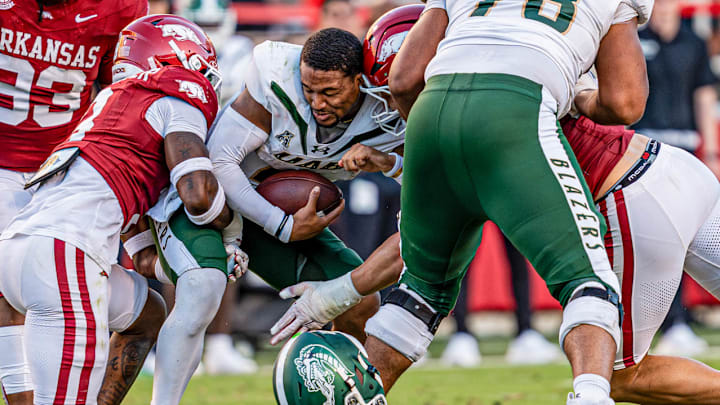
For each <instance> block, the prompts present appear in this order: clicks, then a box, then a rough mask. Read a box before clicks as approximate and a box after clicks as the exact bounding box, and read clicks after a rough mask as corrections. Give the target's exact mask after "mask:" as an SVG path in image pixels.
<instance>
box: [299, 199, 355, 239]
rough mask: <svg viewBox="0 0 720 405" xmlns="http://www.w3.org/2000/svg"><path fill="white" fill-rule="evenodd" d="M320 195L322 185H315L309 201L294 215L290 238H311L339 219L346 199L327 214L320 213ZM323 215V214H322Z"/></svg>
mask: <svg viewBox="0 0 720 405" xmlns="http://www.w3.org/2000/svg"><path fill="white" fill-rule="evenodd" d="M319 197H320V187H314V188H313V189H312V190H311V191H310V196H309V197H308V202H307V204H305V206H304V207H302V208H300V209H299V210H298V211H297V212H296V213H295V214H294V215H293V227H292V233H291V234H290V240H291V241H296V240H305V239H310V238H312V237H314V236H316V235H317V234H319V233H320V232H322V230H323V229H325V228H326V227H327V226H328V225H330V224H331V223H332V222H333V221H335V220H336V219H337V217H339V216H340V214H341V213H342V210H343V209H344V208H345V200H342V201H341V202H340V205H338V206H337V207H336V208H335V209H334V210H332V211H331V212H330V213H328V214H327V215H325V216H320V215H318V212H317V201H318V198H319ZM321 215H322V214H321Z"/></svg>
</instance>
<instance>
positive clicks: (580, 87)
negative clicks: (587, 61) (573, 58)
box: [568, 66, 598, 118]
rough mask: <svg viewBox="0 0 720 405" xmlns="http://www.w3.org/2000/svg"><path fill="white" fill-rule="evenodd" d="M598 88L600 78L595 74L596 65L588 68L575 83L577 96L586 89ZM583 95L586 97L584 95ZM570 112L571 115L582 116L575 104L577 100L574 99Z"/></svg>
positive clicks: (574, 116)
mask: <svg viewBox="0 0 720 405" xmlns="http://www.w3.org/2000/svg"><path fill="white" fill-rule="evenodd" d="M597 89H598V80H597V75H596V74H595V67H594V66H593V67H592V68H590V70H588V71H587V72H586V73H584V74H583V75H582V76H580V78H579V79H578V81H577V83H575V89H574V91H575V96H576V97H577V95H578V94H580V93H582V92H584V91H594V90H597ZM582 97H585V95H583V96H582ZM568 114H570V116H571V117H573V118H577V117H579V116H580V111H578V109H577V106H576V105H575V100H574V99H573V103H572V106H571V107H570V112H569V113H568Z"/></svg>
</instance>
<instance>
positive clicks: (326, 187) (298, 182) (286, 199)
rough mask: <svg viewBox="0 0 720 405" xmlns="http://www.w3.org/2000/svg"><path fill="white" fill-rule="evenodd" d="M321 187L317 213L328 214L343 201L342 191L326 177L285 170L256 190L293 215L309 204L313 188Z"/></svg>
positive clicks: (266, 180) (301, 171)
mask: <svg viewBox="0 0 720 405" xmlns="http://www.w3.org/2000/svg"><path fill="white" fill-rule="evenodd" d="M315 186H319V187H320V197H319V198H318V202H317V211H318V212H322V213H323V214H327V213H329V212H331V211H332V210H333V209H335V208H336V207H337V206H338V205H340V202H341V201H342V199H343V194H342V191H340V189H339V188H338V187H337V186H336V185H335V184H333V183H332V182H331V181H330V180H328V179H326V178H325V177H323V176H321V175H319V174H317V173H313V172H311V171H307V170H285V171H282V172H279V173H275V174H273V175H272V176H270V177H268V178H266V179H265V180H263V181H262V182H261V183H260V184H259V185H258V186H257V188H256V189H255V190H257V192H258V193H260V195H261V196H263V197H264V198H265V199H266V200H268V201H270V203H272V204H273V205H276V206H278V207H280V208H282V210H283V211H285V212H286V213H288V214H290V215H292V214H294V213H295V212H297V210H299V209H300V208H302V207H304V206H305V204H307V200H308V197H309V196H310V191H311V190H312V189H313V187H315Z"/></svg>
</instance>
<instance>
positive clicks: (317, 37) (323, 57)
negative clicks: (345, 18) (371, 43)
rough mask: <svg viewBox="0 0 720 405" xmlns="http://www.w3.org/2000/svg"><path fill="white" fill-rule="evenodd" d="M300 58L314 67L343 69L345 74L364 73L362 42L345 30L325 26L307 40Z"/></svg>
mask: <svg viewBox="0 0 720 405" xmlns="http://www.w3.org/2000/svg"><path fill="white" fill-rule="evenodd" d="M300 60H302V62H303V63H305V64H306V65H308V66H309V67H311V68H313V69H318V70H324V71H333V70H335V71H341V72H343V73H344V74H345V76H354V75H356V74H358V73H362V69H363V50H362V44H360V40H359V39H358V38H357V37H356V36H355V35H353V34H351V33H349V32H347V31H345V30H341V29H339V28H325V29H322V30H320V31H318V32H316V33H314V34H312V35H311V36H310V38H308V40H307V41H305V45H304V46H303V49H302V54H301V55H300Z"/></svg>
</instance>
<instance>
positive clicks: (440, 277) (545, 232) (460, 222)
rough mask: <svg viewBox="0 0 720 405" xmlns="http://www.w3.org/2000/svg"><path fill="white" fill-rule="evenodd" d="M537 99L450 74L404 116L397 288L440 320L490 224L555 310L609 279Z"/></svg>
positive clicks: (578, 183) (580, 196)
mask: <svg viewBox="0 0 720 405" xmlns="http://www.w3.org/2000/svg"><path fill="white" fill-rule="evenodd" d="M543 100H544V97H543V87H542V86H541V85H540V84H538V83H534V82H532V81H530V80H527V79H524V78H521V77H517V76H511V75H504V74H452V75H440V76H433V77H432V78H430V79H429V80H428V83H427V86H426V87H425V89H424V90H423V92H422V93H421V94H420V96H419V97H418V100H417V101H416V103H415V105H414V106H413V109H412V110H411V113H410V117H409V120H408V126H407V135H406V144H405V155H406V156H405V160H404V168H403V173H404V174H403V188H402V221H401V223H400V230H401V236H402V256H403V260H404V261H405V265H406V270H405V272H404V273H403V276H402V279H401V282H405V283H406V284H407V285H408V286H409V287H410V288H411V289H413V290H414V291H416V292H418V294H420V295H421V296H422V297H423V298H424V299H425V300H426V301H428V302H429V303H430V304H431V305H432V306H433V307H434V308H435V309H436V310H438V311H439V312H441V313H448V312H449V311H450V309H452V306H453V305H454V303H455V299H456V297H457V292H458V289H459V288H458V287H459V281H460V280H461V279H462V277H463V276H464V273H465V267H466V266H467V264H468V263H469V261H470V260H471V259H472V257H473V256H474V254H475V251H476V249H477V247H478V244H479V237H480V230H481V227H482V224H483V223H484V222H485V221H486V220H488V219H489V220H491V221H493V222H495V223H496V224H497V225H498V227H499V228H500V229H501V230H502V231H503V233H504V234H505V235H507V237H508V239H510V241H511V242H512V243H513V244H514V245H515V246H516V247H517V248H518V250H519V251H520V252H521V253H523V254H524V255H525V256H526V257H527V258H528V259H529V260H530V261H531V263H532V264H533V265H534V267H535V269H536V270H537V271H538V273H539V274H540V275H541V276H542V277H543V279H544V280H545V282H546V284H547V285H548V288H549V290H550V292H551V293H552V294H553V296H554V297H555V298H557V299H558V300H560V301H561V304H565V302H566V300H567V298H568V295H569V293H570V292H571V291H572V288H573V286H574V285H577V284H579V283H581V282H584V281H590V280H593V281H600V278H599V276H598V274H597V272H598V271H602V270H603V269H604V268H605V267H607V269H605V270H607V271H610V269H609V264H608V263H607V257H606V255H605V252H604V250H603V247H602V246H603V244H602V238H601V236H602V235H601V232H600V223H599V219H598V218H599V217H598V216H597V214H596V213H595V207H594V205H593V204H592V202H591V200H590V198H589V197H590V194H589V193H588V192H587V191H586V190H587V186H586V185H585V184H584V178H583V177H582V176H581V174H580V173H581V172H580V171H579V169H578V167H577V165H576V161H575V158H574V155H572V153H568V152H567V150H566V149H565V146H564V145H563V143H562V137H561V136H559V135H558V134H557V133H556V130H555V128H556V117H555V115H554V112H553V111H552V109H551V108H552V104H549V103H548V101H549V100H545V102H546V104H543ZM580 225H582V226H580ZM591 237H592V238H591ZM583 238H584V239H585V240H583ZM590 241H593V242H595V241H598V242H600V248H599V249H598V250H599V253H597V254H596V252H595V249H591V248H590V247H592V246H593V245H592V244H590V243H589V242H590ZM584 242H587V243H588V244H590V247H586V246H583V243H584ZM588 252H589V253H590V254H588ZM596 256H597V257H596ZM598 262H599V263H601V264H600V265H599V267H598V268H594V266H598V265H597V263H598Z"/></svg>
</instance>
